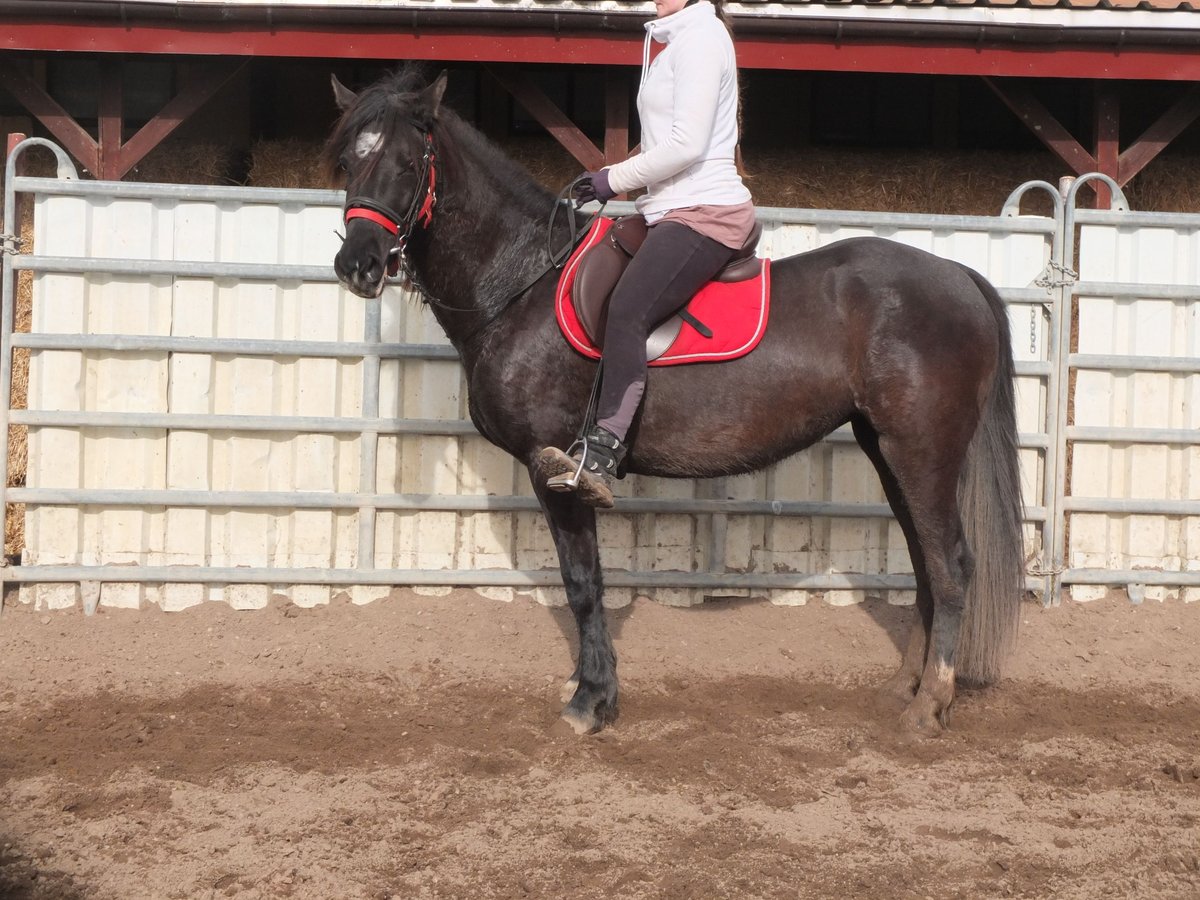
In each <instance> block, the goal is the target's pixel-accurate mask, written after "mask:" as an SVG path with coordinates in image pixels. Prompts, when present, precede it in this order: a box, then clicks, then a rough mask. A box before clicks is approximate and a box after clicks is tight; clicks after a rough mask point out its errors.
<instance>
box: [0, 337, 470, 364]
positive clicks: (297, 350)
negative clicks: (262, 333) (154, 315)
mask: <svg viewBox="0 0 1200 900" xmlns="http://www.w3.org/2000/svg"><path fill="white" fill-rule="evenodd" d="M13 346H14V347H27V348H29V349H31V350H87V351H93V350H110V351H114V352H128V353H156V352H157V353H211V354H214V355H230V356H303V357H306V358H313V359H317V358H319V359H364V358H369V357H377V358H379V359H436V360H451V359H458V353H457V352H456V351H455V349H454V348H453V347H451V346H448V345H445V344H384V343H380V344H367V343H364V342H357V341H345V342H338V341H289V340H255V339H247V338H210V337H174V336H170V335H153V334H147V335H127V334H14V335H13Z"/></svg>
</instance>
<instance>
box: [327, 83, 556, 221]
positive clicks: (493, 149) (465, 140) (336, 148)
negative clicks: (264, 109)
mask: <svg viewBox="0 0 1200 900" xmlns="http://www.w3.org/2000/svg"><path fill="white" fill-rule="evenodd" d="M427 84H428V76H427V73H426V71H425V67H424V66H422V65H419V64H415V63H408V64H406V65H404V66H403V67H401V68H400V69H398V70H396V71H395V72H392V73H391V74H389V75H385V76H384V77H383V78H381V79H380V80H379V81H376V82H375V83H374V84H372V85H370V86H369V87H366V88H364V89H363V90H362V91H361V92H360V93H359V94H358V99H357V101H355V103H354V105H353V106H351V107H350V108H349V109H347V110H346V112H345V113H343V115H342V117H341V118H340V119H339V120H338V122H337V124H336V125H335V126H334V128H333V132H332V133H331V134H330V136H329V139H328V140H327V141H326V142H325V146H324V148H323V150H322V154H321V162H322V165H323V168H324V170H325V172H326V174H327V175H328V177H329V178H330V179H331V183H332V180H333V179H334V178H335V177H336V173H337V170H338V168H339V167H340V160H341V158H342V155H343V153H345V152H346V149H347V148H348V147H349V146H350V145H351V143H352V142H353V141H354V140H355V139H356V138H357V137H358V135H359V133H360V132H362V131H363V129H365V128H367V127H368V126H372V127H377V128H378V129H379V130H380V131H381V132H382V133H383V134H385V135H390V134H392V133H393V130H394V129H395V127H396V125H397V124H398V123H399V122H402V121H405V119H406V118H407V115H406V110H407V105H408V103H410V102H411V101H412V99H413V98H414V97H415V96H416V94H417V93H418V92H420V91H421V90H422V89H423V88H425V87H426V86H427ZM433 133H434V140H435V141H436V142H437V145H438V151H439V153H441V154H442V156H443V157H444V158H446V159H449V160H451V161H452V163H454V164H455V165H454V168H456V169H458V170H459V171H462V170H463V168H464V165H465V162H466V160H467V159H471V160H474V161H475V163H476V166H477V167H479V168H481V169H482V170H483V173H484V174H486V175H488V176H490V180H491V181H492V182H493V184H497V185H503V186H508V187H509V189H510V191H511V193H512V197H513V199H517V198H522V199H523V198H528V199H529V200H531V201H533V202H535V203H536V204H537V206H536V208H537V209H543V208H549V207H548V200H547V198H551V197H552V195H551V194H550V192H549V191H548V190H546V189H545V188H543V187H542V186H541V185H539V184H538V183H537V182H536V181H535V180H534V178H533V176H532V175H530V173H529V171H528V170H527V169H525V168H524V167H523V166H521V165H520V164H519V163H517V162H516V161H514V160H512V159H511V158H509V157H508V156H507V155H505V153H504V151H502V150H501V149H500V148H499V147H497V146H496V145H495V144H494V143H492V142H491V141H490V140H488V138H487V137H485V136H484V135H483V134H481V133H480V132H479V131H477V130H476V129H475V128H473V127H471V126H470V125H468V124H467V123H466V122H465V121H463V120H462V119H461V118H460V117H459V116H458V115H457V114H456V113H455V112H454V111H453V110H451V109H449V108H447V107H446V106H444V105H443V106H442V107H441V109H440V110H439V111H438V118H437V121H436V122H435V123H434V129H433ZM363 174H364V175H366V174H367V173H366V172H364V173H363Z"/></svg>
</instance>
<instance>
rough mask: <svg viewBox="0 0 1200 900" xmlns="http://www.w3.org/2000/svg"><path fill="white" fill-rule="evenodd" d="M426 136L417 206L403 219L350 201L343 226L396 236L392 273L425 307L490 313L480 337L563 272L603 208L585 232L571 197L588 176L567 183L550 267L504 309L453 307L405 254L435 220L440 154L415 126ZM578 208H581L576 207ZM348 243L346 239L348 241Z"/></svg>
mask: <svg viewBox="0 0 1200 900" xmlns="http://www.w3.org/2000/svg"><path fill="white" fill-rule="evenodd" d="M412 124H413V125H414V126H415V127H416V128H417V129H418V130H420V131H421V133H422V135H423V136H424V143H425V153H424V155H423V156H422V157H421V164H420V169H419V171H418V173H417V184H418V185H419V184H422V183H423V184H424V185H425V191H424V193H422V192H421V191H420V190H418V191H416V192H415V193H414V194H413V198H412V202H411V203H409V206H408V212H406V213H405V214H404V215H403V216H400V215H397V214H396V212H395V211H394V210H393V209H392V208H391V207H389V206H387V205H386V204H383V203H380V202H379V201H378V200H375V199H373V198H371V197H362V196H357V197H349V198H347V200H346V205H345V207H344V210H343V214H342V221H343V223H344V224H347V225H348V224H349V223H350V220H351V219H366V220H367V221H369V222H374V223H375V224H376V225H378V226H379V227H381V228H383V229H385V230H386V231H388V232H389V233H391V234H392V235H394V236H395V238H396V241H395V243H394V244H393V245H392V248H391V249H390V250H388V253H387V274H388V275H396V274H398V273H403V274H404V277H405V279H406V280H407V281H408V283H409V284H411V285H412V286H413V287H414V288H415V289H416V290H417V291H419V292H420V293H421V295H422V296H423V297H424V298H425V300H426V302H428V303H430V304H432V305H434V306H438V307H441V308H442V309H445V310H448V311H449V312H456V313H477V314H484V313H487V312H490V315H489V317H488V318H487V319H486V320H484V321H483V322H481V323H480V324H479V326H478V328H477V329H476V332H479V331H482V330H483V329H484V328H485V327H487V325H489V324H491V321H492V320H493V319H495V318H496V317H497V316H498V315H499V314H500V313H501V312H503V311H504V309H505V308H506V307H507V306H508V303H511V302H512V300H514V299H516V298H517V297H519V296H521V295H522V294H524V293H525V292H526V291H527V290H529V289H530V288H531V287H533V286H534V285H535V284H537V283H538V282H539V281H541V280H542V279H543V278H544V277H545V276H546V275H548V274H549V273H550V272H552V271H554V270H556V269H559V268H561V267H562V265H563V263H565V262H566V260H567V257H568V256H570V254H571V251H572V250H574V249H575V247H576V246H577V245H578V243H579V241H580V240H582V239H583V237H584V236H585V235H586V233H587V231H588V229H589V228H590V227H591V225H592V223H593V222H594V221H595V220H596V219H597V218H599V216H600V215H601V213H603V211H604V204H601V205H600V209H599V210H597V211H596V212H595V213H594V214H593V215H592V217H591V218H590V219H589V220H588V221H587V222H586V223H585V224H584V226H583V228H582V229H581V228H579V227H578V226H577V223H576V222H575V216H574V209H573V208H572V206H571V203H570V201H569V200H567V198H568V197H569V196H570V195H571V193H572V191H573V190H574V188H575V185H576V183H578V182H579V181H580V179H582V178H583V177H584V176H580V177H579V178H576V179H575V180H574V181H572V182H571V183H570V184H568V185H567V186H566V187H565V188H563V190H562V191H561V192H559V195H558V198H557V199H556V200H555V201H554V206H553V207H551V209H550V221H549V223H548V226H547V233H546V252H547V254H548V255H549V257H550V263H549V265H547V266H546V267H545V268H544V269H541V270H540V271H538V273H537V274H536V275H534V276H533V277H532V278H530V279H529V280H528V281H527V282H526V283H525V284H523V285H522V286H521V288H520V289H519V290H516V291H513V292H512V293H511V295H510V297H509V300H508V302H506V303H504V304H503V305H502V306H500V307H499V309H496V310H491V311H489V310H484V309H478V308H474V307H467V308H464V307H460V306H451V305H450V304H449V303H445V302H443V301H441V300H438V299H437V298H436V297H434V296H433V295H432V294H431V293H430V292H429V290H428V289H427V288H426V287H425V285H424V284H423V283H422V282H421V279H420V278H419V277H418V276H417V273H416V270H415V269H414V268H413V267H412V264H411V263H410V262H409V259H408V256H407V255H406V254H405V249H406V248H407V247H408V241H409V238H411V237H412V233H413V230H414V229H415V228H416V227H417V225H418V224H420V226H421V227H422V228H428V227H429V224H430V222H432V221H433V209H434V207H435V206H436V205H437V201H438V197H437V180H438V179H437V149H436V147H435V146H434V142H433V132H432V131H431V130H429V129H427V128H425V127H424V126H423V125H420V124H418V123H417V122H413V123H412ZM564 204H565V205H566V206H567V209H568V213H567V226H568V229H569V232H570V238H569V239H568V241H567V243H566V245H565V246H563V247H561V248H559V249H558V250H554V248H553V247H552V245H551V241H552V239H553V233H554V222H555V218H556V217H557V215H558V213H559V210H560V208H562V207H563V206H564ZM576 208H577V207H576ZM343 240H344V239H343Z"/></svg>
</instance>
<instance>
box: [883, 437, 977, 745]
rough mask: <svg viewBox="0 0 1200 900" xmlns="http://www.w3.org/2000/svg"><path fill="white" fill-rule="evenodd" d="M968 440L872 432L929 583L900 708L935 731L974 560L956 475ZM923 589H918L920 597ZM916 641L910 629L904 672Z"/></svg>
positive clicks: (950, 692) (944, 708)
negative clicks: (922, 644)
mask: <svg viewBox="0 0 1200 900" xmlns="http://www.w3.org/2000/svg"><path fill="white" fill-rule="evenodd" d="M969 441H970V434H969V433H966V434H959V435H957V436H955V435H952V434H944V435H940V436H939V441H938V442H936V443H931V442H929V441H928V440H924V439H921V438H919V437H917V436H915V435H912V436H909V437H907V438H897V437H892V436H889V435H887V434H882V435H880V436H879V439H878V448H879V454H880V456H881V458H882V459H883V461H884V462H885V463H886V464H887V467H888V469H889V470H890V471H891V472H892V473H893V475H894V476H895V483H896V484H897V485H898V486H899V488H900V490H901V493H902V494H903V497H902V504H903V506H904V508H906V509H907V511H908V517H909V519H910V521H911V524H912V528H913V531H914V533H915V536H916V542H917V544H918V546H919V553H918V554H916V556H915V558H914V560H913V565H914V568H915V569H916V568H918V567H919V571H921V572H922V574H920V575H918V583H921V582H922V580H923V581H924V583H925V584H926V585H927V587H928V597H929V601H931V605H932V616H931V617H930V619H929V626H928V637H929V640H928V647H927V650H926V652H925V663H924V667H923V669H922V671H921V679H920V686H919V687H918V688H917V692H916V694H915V695H914V696H913V698H912V701H911V702H910V703H909V704H908V707H907V709H905V711H904V713H903V714H902V715H901V722H902V723H903V724H904V726H905V727H906V728H909V729H911V730H913V731H917V732H920V733H922V734H937V733H938V732H939V731H941V726H942V724H943V723H944V721H945V718H946V715H947V713H948V711H949V709H950V704H951V703H953V701H954V651H955V648H956V647H957V644H958V630H959V623H960V622H961V620H962V613H963V604H964V603H965V601H966V593H967V585H968V583H969V582H970V580H971V572H972V568H973V565H974V562H973V559H972V556H971V552H970V550H969V549H968V547H967V544H966V539H965V537H964V534H963V527H962V519H961V517H960V514H959V508H958V478H959V473H960V472H961V470H962V465H963V459H964V457H965V455H966V450H967V445H968V443H969ZM921 594H922V592H921V591H918V603H920V602H921ZM924 619H925V613H924V611H922V620H923V621H924ZM917 647H919V644H918V641H917V639H916V635H914V636H913V640H911V641H910V642H909V652H908V653H907V654H906V655H905V663H906V666H905V667H904V668H902V669H901V673H903V677H908V667H909V666H913V667H915V662H916V656H917V650H916V648H917Z"/></svg>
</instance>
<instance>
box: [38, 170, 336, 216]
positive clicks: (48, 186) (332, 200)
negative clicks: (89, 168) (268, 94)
mask: <svg viewBox="0 0 1200 900" xmlns="http://www.w3.org/2000/svg"><path fill="white" fill-rule="evenodd" d="M16 189H17V190H18V191H20V192H22V193H27V194H45V195H47V196H58V197H62V196H67V197H117V198H120V199H123V200H134V199H143V200H160V199H175V200H185V201H191V202H195V203H221V202H234V203H245V204H251V205H255V206H264V205H269V206H281V207H283V208H284V209H287V208H289V207H290V208H296V209H299V208H301V207H305V206H330V207H335V208H337V209H339V210H340V209H341V208H342V207H343V206H344V205H345V203H346V192H345V191H323V190H313V189H311V188H296V189H295V190H292V189H291V188H246V187H232V186H229V185H218V184H160V183H155V182H148V181H71V182H63V181H60V180H58V179H55V178H35V177H33V176H30V175H25V176H22V177H19V178H17V180H16Z"/></svg>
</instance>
